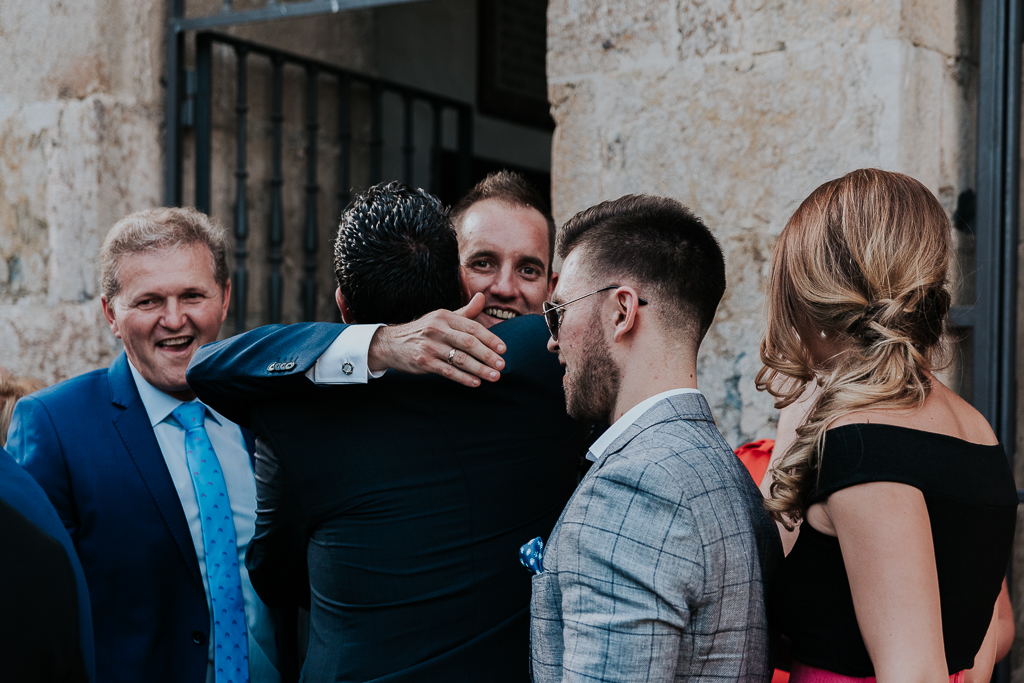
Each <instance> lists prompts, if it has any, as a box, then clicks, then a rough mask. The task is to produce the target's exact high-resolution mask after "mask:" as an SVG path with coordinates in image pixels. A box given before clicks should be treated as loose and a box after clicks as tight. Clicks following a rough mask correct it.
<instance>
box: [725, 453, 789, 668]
mask: <svg viewBox="0 0 1024 683" xmlns="http://www.w3.org/2000/svg"><path fill="white" fill-rule="evenodd" d="M774 448H775V441H774V440H772V439H759V440H757V441H753V442H751V443H747V444H743V445H742V446H740V447H739V448H737V449H736V457H738V458H739V459H740V462H742V463H743V465H744V467H746V468H747V471H748V472H750V476H751V477H753V478H754V483H755V484H757V485H758V486H760V485H761V480H762V479H764V473H765V472H767V471H768V463H770V462H771V460H772V450H774ZM772 683H789V672H788V671H783V670H782V669H776V670H775V673H774V674H773V675H772Z"/></svg>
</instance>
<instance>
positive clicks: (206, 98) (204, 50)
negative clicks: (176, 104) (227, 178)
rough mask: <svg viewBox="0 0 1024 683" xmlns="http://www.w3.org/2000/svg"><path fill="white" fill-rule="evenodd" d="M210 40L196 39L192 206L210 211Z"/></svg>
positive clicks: (211, 122)
mask: <svg viewBox="0 0 1024 683" xmlns="http://www.w3.org/2000/svg"><path fill="white" fill-rule="evenodd" d="M212 51H213V43H212V41H211V40H210V37H209V36H205V35H204V36H199V37H197V38H196V81H197V85H198V87H197V88H196V208H197V209H199V210H200V211H202V212H203V213H210V153H211V150H212V139H213V120H212V115H213V111H212V107H213V103H212V102H211V99H210V98H211V97H212V92H211V90H210V88H211V81H212V79H213V74H212V73H210V70H211V68H212V59H213V58H212V54H211V53H212Z"/></svg>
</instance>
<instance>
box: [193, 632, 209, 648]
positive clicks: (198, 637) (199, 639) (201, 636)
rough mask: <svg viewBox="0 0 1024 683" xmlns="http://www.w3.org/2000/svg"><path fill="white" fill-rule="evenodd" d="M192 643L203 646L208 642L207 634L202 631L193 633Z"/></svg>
mask: <svg viewBox="0 0 1024 683" xmlns="http://www.w3.org/2000/svg"><path fill="white" fill-rule="evenodd" d="M192 642H193V643H195V644H196V645H202V644H203V643H205V642H206V634H205V633H203V632H202V631H192Z"/></svg>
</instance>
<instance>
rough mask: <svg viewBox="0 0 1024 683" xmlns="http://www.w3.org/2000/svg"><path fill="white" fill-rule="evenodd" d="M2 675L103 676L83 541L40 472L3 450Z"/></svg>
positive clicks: (0, 534)
mask: <svg viewBox="0 0 1024 683" xmlns="http://www.w3.org/2000/svg"><path fill="white" fill-rule="evenodd" d="M0 539H2V542H0V587H2V588H0V614H5V615H15V617H16V618H8V619H4V620H3V623H2V624H0V672H2V673H3V679H4V680H10V681H37V680H47V681H51V680H52V681H87V680H88V681H92V680H95V678H96V662H95V656H94V650H93V635H92V609H91V608H90V606H89V589H88V587H87V585H86V581H85V574H84V573H83V571H82V564H81V562H79V561H78V554H77V553H75V546H74V545H73V544H72V543H71V538H70V537H69V536H68V532H67V531H66V530H65V529H64V525H63V524H62V523H61V521H60V517H58V516H57V511H56V510H54V509H53V505H51V504H50V501H49V500H48V499H47V498H46V493H44V492H43V490H42V489H41V488H39V484H37V483H36V482H35V481H34V480H33V479H32V477H31V476H30V475H29V474H28V473H27V472H26V471H25V470H24V469H22V468H21V467H19V466H18V463H16V462H15V461H14V458H12V457H11V456H10V454H9V453H8V452H7V451H5V450H4V449H3V448H0Z"/></svg>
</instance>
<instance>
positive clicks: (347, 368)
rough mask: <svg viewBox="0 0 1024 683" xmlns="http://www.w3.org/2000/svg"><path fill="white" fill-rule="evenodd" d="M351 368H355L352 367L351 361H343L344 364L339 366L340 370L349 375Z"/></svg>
mask: <svg viewBox="0 0 1024 683" xmlns="http://www.w3.org/2000/svg"><path fill="white" fill-rule="evenodd" d="M353 370H355V368H354V367H352V364H351V363H345V364H344V365H342V366H341V371H342V372H344V373H345V374H346V375H351V374H352V371H353Z"/></svg>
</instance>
